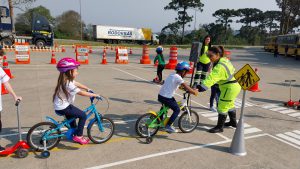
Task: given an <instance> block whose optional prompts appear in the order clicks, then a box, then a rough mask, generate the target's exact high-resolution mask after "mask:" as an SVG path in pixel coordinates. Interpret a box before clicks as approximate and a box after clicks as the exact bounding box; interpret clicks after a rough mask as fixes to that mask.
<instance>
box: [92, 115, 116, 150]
mask: <svg viewBox="0 0 300 169" xmlns="http://www.w3.org/2000/svg"><path fill="white" fill-rule="evenodd" d="M101 124H102V127H103V129H104V131H103V132H102V131H100V129H99V126H98V121H97V120H95V121H94V122H93V123H92V125H90V127H89V128H88V129H87V134H88V137H89V139H90V140H91V141H92V142H93V143H95V144H101V143H104V142H106V141H108V140H109V139H110V138H111V137H112V136H113V134H114V131H115V124H114V122H113V121H112V120H111V119H109V118H107V117H103V116H102V118H101Z"/></svg>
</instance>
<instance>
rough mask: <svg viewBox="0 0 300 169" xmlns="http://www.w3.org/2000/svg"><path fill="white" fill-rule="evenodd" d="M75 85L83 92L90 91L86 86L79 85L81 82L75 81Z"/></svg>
mask: <svg viewBox="0 0 300 169" xmlns="http://www.w3.org/2000/svg"><path fill="white" fill-rule="evenodd" d="M74 84H75V86H77V87H79V88H80V89H83V90H86V91H88V90H89V88H88V87H87V86H85V85H83V84H81V83H79V82H76V81H75V83H74Z"/></svg>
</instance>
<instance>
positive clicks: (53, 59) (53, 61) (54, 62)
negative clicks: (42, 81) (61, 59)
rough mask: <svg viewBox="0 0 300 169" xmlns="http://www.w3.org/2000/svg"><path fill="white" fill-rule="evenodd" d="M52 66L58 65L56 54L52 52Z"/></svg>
mask: <svg viewBox="0 0 300 169" xmlns="http://www.w3.org/2000/svg"><path fill="white" fill-rule="evenodd" d="M50 64H56V58H55V53H54V51H52V54H51V61H50Z"/></svg>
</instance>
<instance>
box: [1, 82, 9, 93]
mask: <svg viewBox="0 0 300 169" xmlns="http://www.w3.org/2000/svg"><path fill="white" fill-rule="evenodd" d="M1 88H2V90H1V95H5V94H8V91H7V90H6V88H5V86H4V84H2V85H1Z"/></svg>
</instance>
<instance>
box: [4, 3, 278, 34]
mask: <svg viewBox="0 0 300 169" xmlns="http://www.w3.org/2000/svg"><path fill="white" fill-rule="evenodd" d="M6 1H7V0H1V2H2V4H3V2H6ZM79 1H80V0H37V1H36V2H35V3H34V4H33V5H32V6H33V7H34V6H39V5H43V6H45V7H46V8H48V9H50V12H51V14H52V15H53V16H58V15H60V14H62V13H63V12H64V11H67V10H75V11H78V12H79V9H80V8H79ZM169 2H170V0H126V1H125V0H81V7H82V9H81V11H82V19H83V20H84V22H85V23H87V24H89V23H91V24H101V25H115V26H129V27H149V28H152V29H153V30H154V31H156V32H158V31H160V30H161V29H162V28H163V27H164V26H165V25H167V24H168V23H171V22H173V21H174V18H175V17H176V12H175V11H170V10H168V11H165V10H164V9H163V8H164V6H166V5H167V4H168V3H169ZM202 3H204V8H203V10H204V11H203V12H202V13H200V12H197V20H196V25H197V26H198V25H199V24H207V23H211V22H214V21H215V18H214V17H213V16H212V13H214V12H215V11H216V10H218V9H226V8H229V9H239V8H258V9H260V10H262V11H267V10H279V8H278V6H277V5H276V2H275V0H202ZM18 12H20V10H18V9H16V13H18ZM189 13H190V14H191V15H194V14H195V12H194V10H190V11H189ZM190 25H191V27H190V28H188V29H193V28H194V22H192V23H190ZM232 27H233V28H234V29H238V28H239V27H240V25H239V24H236V23H234V24H232Z"/></svg>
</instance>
